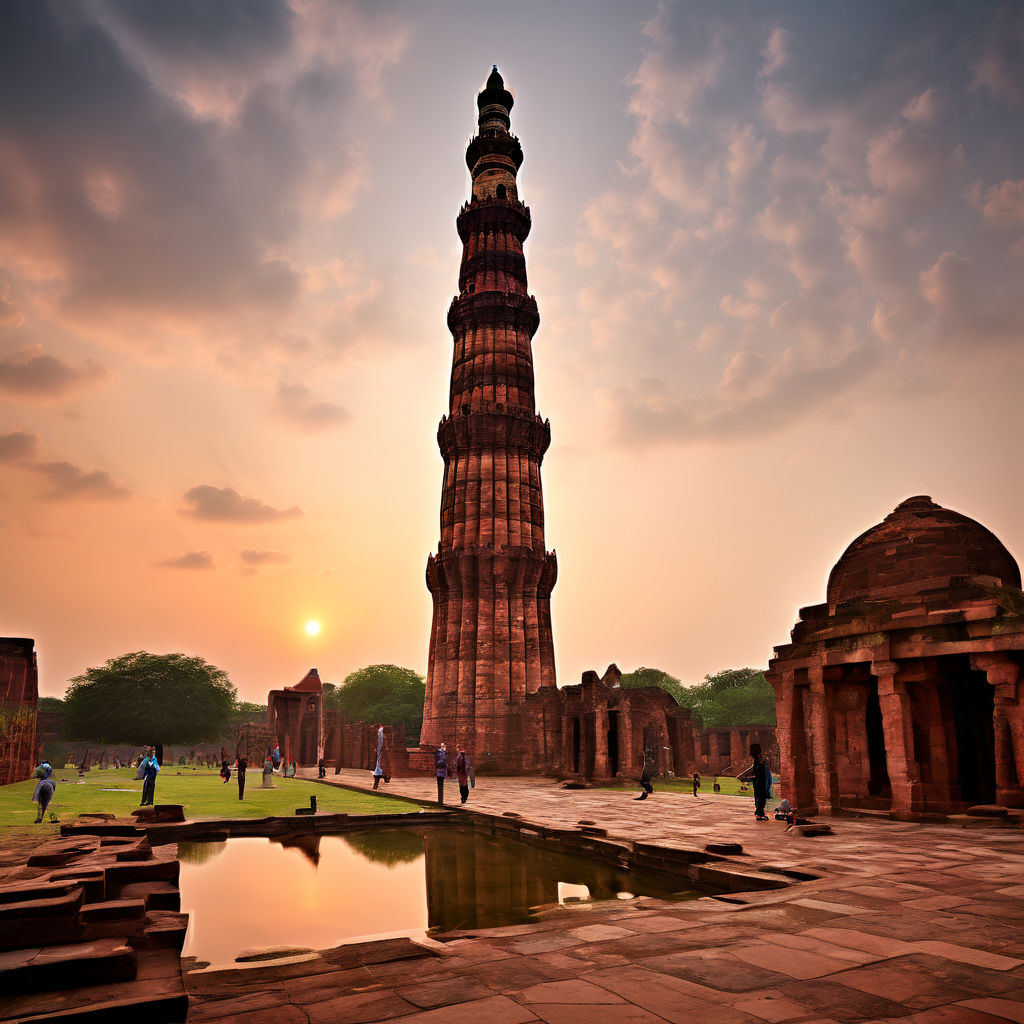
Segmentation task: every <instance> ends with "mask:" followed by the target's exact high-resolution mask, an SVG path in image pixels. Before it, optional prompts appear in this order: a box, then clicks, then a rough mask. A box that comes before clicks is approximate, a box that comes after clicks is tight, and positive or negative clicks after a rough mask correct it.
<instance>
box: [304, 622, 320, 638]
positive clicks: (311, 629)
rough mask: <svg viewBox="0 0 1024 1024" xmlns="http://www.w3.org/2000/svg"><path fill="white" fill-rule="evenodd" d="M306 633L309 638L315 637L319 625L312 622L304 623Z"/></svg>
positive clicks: (318, 630)
mask: <svg viewBox="0 0 1024 1024" xmlns="http://www.w3.org/2000/svg"><path fill="white" fill-rule="evenodd" d="M306 632H307V633H308V634H309V635H310V636H316V635H317V634H318V633H319V632H320V623H319V622H316V621H313V622H307V623H306Z"/></svg>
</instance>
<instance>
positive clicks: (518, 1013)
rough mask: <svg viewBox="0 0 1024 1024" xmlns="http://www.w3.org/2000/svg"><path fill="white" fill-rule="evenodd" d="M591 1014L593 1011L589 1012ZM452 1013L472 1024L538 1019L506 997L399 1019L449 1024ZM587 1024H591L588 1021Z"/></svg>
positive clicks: (417, 1023)
mask: <svg viewBox="0 0 1024 1024" xmlns="http://www.w3.org/2000/svg"><path fill="white" fill-rule="evenodd" d="M588 1012H589V1013H591V1014H593V1010H592V1009H591V1010H589V1011H588ZM453 1013H458V1015H459V1016H460V1017H461V1018H462V1019H463V1020H465V1021H471V1022H473V1024H485V1022H486V1024H527V1022H528V1021H535V1020H538V1019H539V1018H538V1017H537V1015H536V1014H534V1013H533V1012H532V1011H531V1010H530V1009H527V1007H525V1006H523V1005H521V1004H520V1003H517V1002H514V1001H513V1000H511V999H509V998H508V996H490V997H488V998H487V999H475V1000H473V1002H470V1003H462V1004H461V1005H460V1006H459V1008H458V1010H457V1011H453V1010H452V1009H450V1008H449V1007H447V1006H442V1007H439V1008H438V1009H436V1010H424V1011H422V1012H421V1013H414V1014H412V1015H411V1016H407V1017H401V1018H399V1019H400V1020H401V1021H402V1024H451V1022H452V1015H453ZM589 1024H593V1021H590V1022H589Z"/></svg>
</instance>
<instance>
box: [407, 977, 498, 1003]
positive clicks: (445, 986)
mask: <svg viewBox="0 0 1024 1024" xmlns="http://www.w3.org/2000/svg"><path fill="white" fill-rule="evenodd" d="M394 991H395V993H396V994H397V995H399V996H401V997H402V999H404V1000H405V1001H406V1002H407V1003H411V1004H412V1005H413V1006H414V1007H416V1008H417V1009H420V1010H432V1009H434V1007H436V1006H451V1005H453V1004H455V1003H468V1002H470V1001H471V1000H474V999H486V998H487V997H488V996H492V995H494V990H493V989H491V988H489V987H488V986H487V985H484V984H483V983H482V982H481V981H479V980H478V979H475V978H460V977H458V976H456V977H450V976H446V977H444V978H442V979H440V980H439V981H428V982H422V983H421V984H418V985H403V986H401V987H400V988H396V989H395V990H394Z"/></svg>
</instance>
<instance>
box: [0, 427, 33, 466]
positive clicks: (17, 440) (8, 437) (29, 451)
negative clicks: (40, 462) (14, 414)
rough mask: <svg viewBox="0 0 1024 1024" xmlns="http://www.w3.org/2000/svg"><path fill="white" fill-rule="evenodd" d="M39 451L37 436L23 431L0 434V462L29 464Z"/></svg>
mask: <svg viewBox="0 0 1024 1024" xmlns="http://www.w3.org/2000/svg"><path fill="white" fill-rule="evenodd" d="M38 451H39V436H38V435H37V434H30V433H28V432H27V431H25V430H12V431H11V432H10V433H7V434H0V462H31V461H32V460H33V459H35V457H36V454H37V453H38Z"/></svg>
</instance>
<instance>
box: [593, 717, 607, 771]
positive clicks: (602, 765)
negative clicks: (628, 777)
mask: <svg viewBox="0 0 1024 1024" xmlns="http://www.w3.org/2000/svg"><path fill="white" fill-rule="evenodd" d="M594 778H595V779H607V778H608V708H607V707H605V706H604V705H603V704H599V705H598V706H597V707H596V708H595V709H594Z"/></svg>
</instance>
